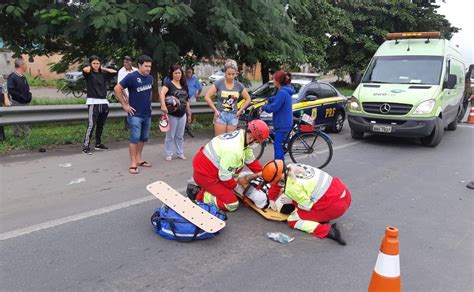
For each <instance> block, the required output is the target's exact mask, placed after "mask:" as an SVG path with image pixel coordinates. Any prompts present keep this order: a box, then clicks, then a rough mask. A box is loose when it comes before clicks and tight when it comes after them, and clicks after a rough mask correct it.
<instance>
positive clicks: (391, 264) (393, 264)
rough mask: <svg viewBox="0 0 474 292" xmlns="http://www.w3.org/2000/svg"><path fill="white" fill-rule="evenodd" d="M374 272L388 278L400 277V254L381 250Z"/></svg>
mask: <svg viewBox="0 0 474 292" xmlns="http://www.w3.org/2000/svg"><path fill="white" fill-rule="evenodd" d="M374 272H376V273H377V274H379V275H380V276H384V277H388V278H395V277H400V256H399V255H396V256H393V255H386V254H384V253H382V252H379V255H378V257H377V263H376V264H375V268H374Z"/></svg>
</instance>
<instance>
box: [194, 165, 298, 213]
mask: <svg viewBox="0 0 474 292" xmlns="http://www.w3.org/2000/svg"><path fill="white" fill-rule="evenodd" d="M200 189H201V188H200V187H199V186H198V185H197V184H196V183H195V182H194V181H193V180H192V179H191V180H189V181H188V186H187V188H186V194H187V196H188V198H190V199H191V200H194V199H195V198H196V194H197V193H198V192H199V191H200ZM269 189H270V184H268V183H265V182H264V181H263V179H262V178H261V177H260V176H259V174H254V173H251V172H242V173H240V174H239V177H238V180H237V187H236V188H235V190H234V191H235V192H237V193H239V194H241V195H243V196H245V197H247V198H249V199H250V200H251V201H252V202H253V203H254V204H255V206H257V208H260V209H267V208H271V209H273V210H274V211H276V212H280V213H282V214H290V213H291V212H293V210H294V209H295V206H293V204H292V201H291V199H290V198H288V197H287V196H286V195H284V194H281V195H279V196H278V198H277V199H276V200H275V201H273V200H269V199H268V191H269ZM273 197H276V196H273Z"/></svg>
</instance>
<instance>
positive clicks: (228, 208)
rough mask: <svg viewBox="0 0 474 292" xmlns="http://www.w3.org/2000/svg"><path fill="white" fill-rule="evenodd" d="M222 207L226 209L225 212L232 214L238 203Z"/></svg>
mask: <svg viewBox="0 0 474 292" xmlns="http://www.w3.org/2000/svg"><path fill="white" fill-rule="evenodd" d="M224 206H225V207H226V209H227V211H230V212H233V211H235V210H237V208H238V207H239V201H236V202H234V203H230V204H224Z"/></svg>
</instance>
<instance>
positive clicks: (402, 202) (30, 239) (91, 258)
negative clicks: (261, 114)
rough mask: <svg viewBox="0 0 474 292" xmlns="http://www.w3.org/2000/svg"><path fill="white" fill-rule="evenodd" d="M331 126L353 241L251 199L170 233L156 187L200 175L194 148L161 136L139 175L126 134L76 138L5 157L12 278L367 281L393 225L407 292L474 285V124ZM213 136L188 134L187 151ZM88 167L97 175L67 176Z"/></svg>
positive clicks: (299, 287)
mask: <svg viewBox="0 0 474 292" xmlns="http://www.w3.org/2000/svg"><path fill="white" fill-rule="evenodd" d="M331 136H332V138H333V141H334V146H335V148H336V150H335V152H334V156H333V160H332V161H331V163H330V164H329V165H328V166H327V167H326V168H325V170H326V171H327V172H329V173H330V174H332V175H333V176H337V177H340V178H341V179H342V180H343V181H344V182H345V183H346V185H347V186H348V188H349V189H350V190H351V193H352V198H353V201H352V205H351V207H350V209H349V210H348V212H347V213H346V214H345V215H344V216H343V217H342V218H340V219H338V220H336V221H337V222H338V225H340V228H341V230H342V232H343V236H344V238H345V240H346V241H347V243H348V245H347V246H345V247H342V246H339V245H337V244H335V243H334V242H333V241H331V240H320V239H317V238H315V237H313V236H311V235H308V234H304V233H302V232H299V231H295V230H291V229H290V228H289V227H288V226H287V225H286V224H285V223H279V222H271V221H266V220H264V219H263V218H262V217H260V216H259V215H258V214H257V213H255V212H253V211H252V210H250V209H248V208H245V207H243V206H241V207H240V208H239V210H238V211H237V212H235V213H232V214H230V215H229V220H228V221H227V226H226V228H225V229H224V230H223V232H222V234H220V235H219V236H217V237H216V238H214V239H211V240H206V241H201V242H193V243H189V244H182V243H178V242H174V241H169V240H166V239H163V238H160V237H159V236H158V235H156V234H154V233H153V229H152V226H151V224H150V216H151V215H152V213H153V210H154V209H155V208H157V207H159V205H160V203H159V201H158V200H156V199H154V198H153V197H152V196H151V195H150V194H148V193H147V191H146V190H145V186H146V185H147V184H148V183H150V182H153V181H155V180H165V181H167V182H168V183H169V184H170V185H171V186H173V187H175V188H177V189H181V190H182V188H183V187H185V185H186V180H187V179H188V178H189V177H190V176H191V174H192V164H191V161H190V160H187V161H181V160H173V161H171V162H166V161H165V160H164V153H163V150H164V149H163V141H162V140H160V139H157V140H155V141H152V143H150V144H148V145H146V146H145V155H144V158H145V159H146V160H148V161H150V162H151V163H152V164H153V167H152V168H149V169H143V168H142V169H141V173H140V174H139V175H130V174H128V172H127V168H128V151H127V148H126V146H127V145H126V143H118V144H113V145H111V146H112V150H110V151H107V152H100V153H98V152H96V153H94V154H93V155H92V156H85V155H82V154H79V151H80V147H64V148H58V149H52V150H48V151H47V152H46V153H22V154H17V155H10V156H6V157H1V158H0V162H1V167H0V175H1V206H2V208H1V210H0V211H1V221H0V222H1V226H0V227H1V229H0V239H1V241H0V247H1V248H0V254H1V259H2V260H1V262H0V268H1V270H0V271H1V272H0V282H1V283H2V288H1V290H5V291H51V290H69V291H91V290H126V291H137V290H146V291H148V290H159V291H175V290H184V291H190V290H197V291H204V290H206V291H222V290H227V291H262V290H264V291H266V290H272V291H308V290H312V291H314V290H317V291H363V290H366V289H367V287H368V283H369V280H370V277H371V274H372V271H373V268H374V265H375V261H376V258H377V253H378V249H379V247H380V243H381V239H382V237H383V233H384V229H385V227H386V226H389V225H390V226H395V227H397V228H398V229H399V230H400V236H399V240H400V261H401V278H402V286H403V290H407V291H472V287H473V279H474V277H473V275H474V272H473V271H474V258H473V257H474V256H473V255H474V246H473V244H472V242H473V239H474V238H473V230H474V229H473V223H472V222H473V219H474V218H473V207H474V202H473V195H474V191H472V190H470V189H467V188H466V187H465V186H466V184H467V182H468V181H470V180H473V179H474V166H473V163H472V161H473V158H474V155H473V151H472V149H473V146H474V145H473V142H474V127H473V126H467V125H464V126H462V127H458V129H457V131H455V132H449V131H445V133H444V137H443V140H442V142H441V144H440V145H439V146H438V147H436V148H426V147H423V146H421V145H420V143H419V142H418V141H416V140H412V139H393V138H388V137H377V136H372V137H368V138H366V139H364V140H362V141H361V142H358V143H354V142H355V141H354V140H352V139H351V138H350V135H349V129H348V128H347V126H345V128H344V130H343V132H342V133H340V134H332V135H331ZM208 138H209V136H206V135H204V136H200V137H198V138H195V139H187V140H186V142H185V143H186V146H185V153H186V154H187V155H188V156H189V157H192V156H193V153H195V152H196V151H197V149H198V148H199V147H200V146H201V145H203V144H204V143H205V142H206V141H207V139H208ZM271 155H272V149H271V148H269V149H267V150H266V152H265V155H264V159H263V160H266V159H270V157H271ZM65 163H71V167H67V168H64V167H61V166H59V164H65ZM77 178H84V179H85V181H84V182H81V183H78V184H71V185H68V183H69V182H71V181H72V180H75V179H77ZM111 206H112V207H111ZM76 215H77V216H76ZM35 227H36V228H35ZM35 230H37V231H35ZM20 231H24V232H23V233H22V232H20ZM274 231H280V232H284V233H286V234H288V235H290V236H292V237H295V240H294V241H293V242H291V243H290V244H287V245H284V244H279V243H276V242H273V241H271V240H270V239H268V238H267V237H266V233H267V232H274Z"/></svg>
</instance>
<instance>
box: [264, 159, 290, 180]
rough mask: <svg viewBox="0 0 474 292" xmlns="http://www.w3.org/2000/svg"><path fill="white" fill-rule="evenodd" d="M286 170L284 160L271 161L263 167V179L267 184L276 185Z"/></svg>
mask: <svg viewBox="0 0 474 292" xmlns="http://www.w3.org/2000/svg"><path fill="white" fill-rule="evenodd" d="M285 169H286V166H285V162H283V160H280V159H275V160H270V161H268V162H267V163H266V164H265V165H264V166H263V170H262V178H263V180H264V181H265V182H267V183H275V182H277V181H278V180H279V179H280V178H281V175H282V174H283V172H284V171H285Z"/></svg>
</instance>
